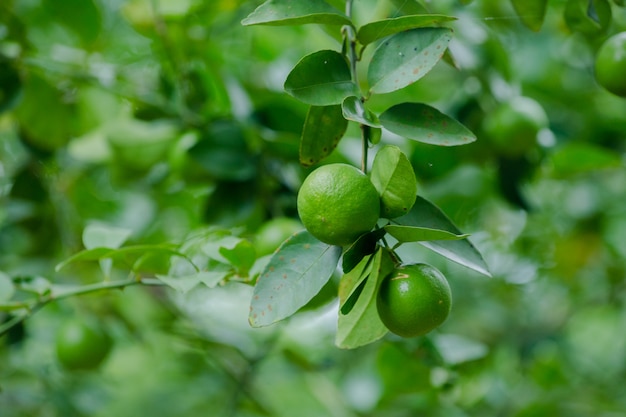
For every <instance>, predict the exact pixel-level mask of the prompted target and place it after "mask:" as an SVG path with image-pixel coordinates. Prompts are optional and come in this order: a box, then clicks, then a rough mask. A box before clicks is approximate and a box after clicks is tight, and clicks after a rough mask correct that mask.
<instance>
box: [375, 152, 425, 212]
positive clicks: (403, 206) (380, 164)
mask: <svg viewBox="0 0 626 417" xmlns="http://www.w3.org/2000/svg"><path fill="white" fill-rule="evenodd" d="M370 179H371V180H372V184H374V187H376V190H377V191H378V194H379V195H380V208H381V211H380V212H381V216H382V217H386V218H388V219H393V218H396V217H399V216H402V215H403V214H406V213H408V212H409V210H410V209H411V207H413V203H415V198H416V195H417V178H415V171H413V166H412V165H411V162H409V160H408V158H407V157H406V155H405V154H404V153H403V152H402V151H401V150H400V148H398V147H397V146H394V145H386V146H383V147H382V148H380V149H379V150H378V152H377V153H376V156H375V157H374V162H373V164H372V170H371V171H370Z"/></svg>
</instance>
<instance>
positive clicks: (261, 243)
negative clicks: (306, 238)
mask: <svg viewBox="0 0 626 417" xmlns="http://www.w3.org/2000/svg"><path fill="white" fill-rule="evenodd" d="M303 229H304V226H302V223H300V222H299V221H297V220H296V219H292V218H290V217H275V218H273V219H271V220H268V221H267V222H265V223H263V225H261V227H259V229H258V230H257V232H256V236H255V239H254V242H255V247H256V253H257V255H258V256H265V255H269V254H270V253H273V252H274V251H275V250H276V249H277V248H278V247H279V246H280V244H281V243H283V242H284V241H285V240H286V239H287V238H288V237H290V236H292V235H293V234H294V233H296V232H299V231H300V230H303Z"/></svg>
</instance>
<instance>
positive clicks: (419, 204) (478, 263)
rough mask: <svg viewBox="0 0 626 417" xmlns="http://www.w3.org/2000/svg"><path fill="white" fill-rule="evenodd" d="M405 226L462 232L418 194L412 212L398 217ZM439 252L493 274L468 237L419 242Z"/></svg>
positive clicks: (454, 232)
mask: <svg viewBox="0 0 626 417" xmlns="http://www.w3.org/2000/svg"><path fill="white" fill-rule="evenodd" d="M396 223H397V224H399V225H403V226H412V227H420V228H426V229H432V230H444V231H447V232H450V233H451V234H453V235H457V236H460V235H462V233H461V232H460V231H459V229H458V228H457V227H456V226H455V225H454V224H453V223H452V221H451V220H450V219H449V218H448V217H447V216H446V215H445V214H444V213H443V212H442V211H441V210H440V209H439V207H437V206H435V205H434V204H433V203H431V202H430V201H428V200H426V199H424V198H423V197H420V196H418V197H417V200H416V201H415V204H414V205H413V208H412V209H411V211H410V213H409V214H407V215H406V216H402V217H399V218H397V219H396ZM419 243H420V244H421V245H423V246H425V247H427V248H429V249H431V250H433V251H435V252H437V253H438V254H440V255H442V256H444V257H446V258H448V259H450V260H451V261H454V262H456V263H458V264H460V265H463V266H466V267H468V268H470V269H473V270H474V271H476V272H479V273H481V274H483V275H486V276H489V277H490V276H491V273H490V272H489V268H488V267H487V264H486V263H485V261H484V259H483V257H482V255H481V254H480V252H478V250H477V249H476V248H475V247H474V245H473V244H472V242H470V241H469V240H468V239H462V240H437V241H427V242H419Z"/></svg>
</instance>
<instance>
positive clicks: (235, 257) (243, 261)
mask: <svg viewBox="0 0 626 417" xmlns="http://www.w3.org/2000/svg"><path fill="white" fill-rule="evenodd" d="M219 252H220V254H221V255H222V256H223V257H224V258H226V259H227V260H228V262H229V263H230V264H231V265H232V266H234V267H235V268H236V269H237V271H238V273H239V274H240V275H243V276H247V275H248V272H249V271H250V268H251V267H252V265H253V264H254V261H255V260H256V250H255V249H254V245H252V243H251V242H250V241H249V240H246V239H240V240H239V241H238V242H237V243H236V244H235V245H233V246H232V247H228V246H222V247H221V248H220V249H219Z"/></svg>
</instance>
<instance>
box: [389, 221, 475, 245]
mask: <svg viewBox="0 0 626 417" xmlns="http://www.w3.org/2000/svg"><path fill="white" fill-rule="evenodd" d="M385 231H386V232H387V233H389V234H390V235H391V236H393V237H394V238H396V239H397V240H398V241H399V242H424V241H430V240H458V239H465V238H466V237H468V236H469V235H457V234H454V233H451V232H448V231H445V230H437V229H429V228H426V227H415V226H398V225H393V224H390V225H387V226H385Z"/></svg>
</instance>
